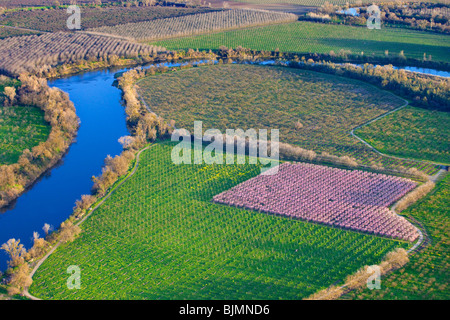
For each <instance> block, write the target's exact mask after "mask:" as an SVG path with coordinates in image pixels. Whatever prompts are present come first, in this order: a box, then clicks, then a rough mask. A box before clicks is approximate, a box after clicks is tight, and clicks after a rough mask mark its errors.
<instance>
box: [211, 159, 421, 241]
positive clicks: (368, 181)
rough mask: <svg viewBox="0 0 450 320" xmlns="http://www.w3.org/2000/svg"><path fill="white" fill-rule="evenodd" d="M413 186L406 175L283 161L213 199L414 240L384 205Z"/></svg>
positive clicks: (404, 222)
mask: <svg viewBox="0 0 450 320" xmlns="http://www.w3.org/2000/svg"><path fill="white" fill-rule="evenodd" d="M271 170H272V169H271ZM415 186H416V183H415V182H413V181H411V180H409V179H405V178H399V177H393V176H386V175H383V174H376V173H370V172H365V171H359V170H354V171H350V170H343V169H337V168H331V167H325V166H319V165H314V164H306V163H298V164H289V163H284V164H282V165H280V166H279V172H278V173H276V174H274V175H259V176H257V177H255V178H253V179H250V180H247V181H245V182H243V183H241V184H239V185H238V186H236V187H234V188H232V189H231V190H228V191H225V192H223V193H221V194H218V195H216V196H215V197H214V201H215V202H216V203H224V204H228V205H232V206H237V207H243V208H247V209H252V210H258V211H262V212H266V213H271V214H277V215H285V216H289V217H293V218H298V219H302V220H306V221H312V222H316V223H321V224H325V225H330V226H335V227H340V228H344V229H349V230H353V231H360V232H366V233H370V234H374V235H377V236H384V237H390V238H397V239H402V240H408V241H414V240H415V239H417V237H418V236H419V234H418V232H417V228H416V227H414V226H413V225H412V224H411V223H410V222H408V221H407V220H406V219H405V218H403V217H400V216H398V215H396V214H395V213H394V212H392V211H390V210H389V208H388V206H389V205H390V204H392V203H393V202H395V201H396V200H398V199H400V198H401V197H403V196H404V195H405V194H406V193H408V192H409V191H410V190H412V189H413V188H414V187H415Z"/></svg>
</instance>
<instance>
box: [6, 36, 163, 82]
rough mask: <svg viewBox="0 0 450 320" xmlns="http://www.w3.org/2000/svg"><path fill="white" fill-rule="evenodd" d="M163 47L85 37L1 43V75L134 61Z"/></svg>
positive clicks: (14, 39)
mask: <svg viewBox="0 0 450 320" xmlns="http://www.w3.org/2000/svg"><path fill="white" fill-rule="evenodd" d="M162 50H163V49H162V48H161V47H155V46H148V45H143V44H137V43H131V42H128V41H125V40H120V39H114V38H110V37H103V36H95V35H88V34H83V33H65V32H58V33H48V34H43V35H40V36H36V35H32V36H23V37H15V38H7V39H4V40H0V71H3V72H6V73H9V74H14V75H17V74H20V73H22V72H34V71H38V70H42V68H44V69H45V68H47V69H48V68H50V67H51V66H55V65H57V64H59V63H67V62H75V61H79V60H81V59H86V60H88V59H98V58H103V59H107V58H108V57H109V56H111V55H116V56H118V57H133V56H137V55H141V54H146V55H149V54H152V53H156V52H159V51H162Z"/></svg>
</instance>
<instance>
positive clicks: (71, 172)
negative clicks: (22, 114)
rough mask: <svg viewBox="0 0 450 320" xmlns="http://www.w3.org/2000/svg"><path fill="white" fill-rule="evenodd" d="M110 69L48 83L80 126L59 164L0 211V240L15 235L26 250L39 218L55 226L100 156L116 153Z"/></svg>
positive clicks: (116, 109)
mask: <svg viewBox="0 0 450 320" xmlns="http://www.w3.org/2000/svg"><path fill="white" fill-rule="evenodd" d="M114 74H115V72H113V71H110V70H103V71H95V72H88V73H85V74H82V75H75V76H72V77H70V78H63V79H58V80H55V81H51V82H50V83H49V85H50V86H54V87H58V88H60V89H61V90H63V91H65V92H67V93H69V95H70V99H71V101H72V102H73V103H74V104H75V107H76V113H77V115H78V117H79V118H80V120H81V124H80V129H79V131H78V135H77V138H76V142H75V143H73V144H72V145H71V146H70V149H69V151H68V152H67V154H66V155H65V156H64V158H63V159H62V161H61V163H60V164H59V165H58V166H57V167H55V168H53V169H52V170H51V172H50V173H49V174H47V175H45V176H44V177H43V178H41V179H40V180H39V181H38V182H37V183H36V184H34V185H33V187H32V188H31V189H30V190H29V191H28V192H26V193H25V194H23V195H22V196H20V197H19V199H18V200H17V202H16V203H15V205H14V206H13V207H12V208H11V209H10V210H8V211H6V212H4V213H1V214H0V244H2V243H4V242H6V241H7V240H8V239H10V238H15V239H20V241H21V243H23V244H24V245H25V247H26V248H27V249H28V248H30V247H31V246H32V236H33V232H34V231H37V232H39V234H40V235H44V232H43V230H42V227H43V226H44V223H48V224H50V225H52V226H54V228H58V227H59V225H60V224H61V222H63V221H64V220H65V219H67V218H68V217H69V215H70V214H71V213H72V208H73V207H74V204H75V201H76V200H77V199H79V198H80V196H81V195H82V194H89V193H90V188H91V187H92V181H91V177H92V176H93V175H98V174H99V173H100V172H101V167H102V165H103V161H104V159H105V157H106V156H107V155H108V154H109V155H111V156H114V155H116V154H119V153H120V152H121V150H122V146H121V145H120V144H119V142H118V139H119V138H120V137H121V136H124V135H127V134H128V130H127V127H126V123H125V110H124V107H123V106H122V105H121V103H120V101H121V92H120V90H119V89H118V88H116V87H113V86H112V84H113V82H114ZM6 261H7V256H6V253H5V252H4V251H3V250H1V252H0V270H5V269H6Z"/></svg>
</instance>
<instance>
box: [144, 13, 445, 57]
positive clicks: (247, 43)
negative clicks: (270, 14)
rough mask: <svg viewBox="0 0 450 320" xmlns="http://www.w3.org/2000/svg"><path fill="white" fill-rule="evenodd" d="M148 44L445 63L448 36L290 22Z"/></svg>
mask: <svg viewBox="0 0 450 320" xmlns="http://www.w3.org/2000/svg"><path fill="white" fill-rule="evenodd" d="M152 44H155V45H159V46H164V47H166V48H167V49H188V48H192V49H197V48H198V49H199V50H208V49H218V48H219V47H220V46H227V47H232V48H236V47H238V46H242V47H245V48H250V49H254V50H275V49H276V48H278V49H279V50H280V51H282V52H317V53H329V52H330V51H331V50H333V51H335V52H336V53H338V52H339V50H341V49H345V50H351V51H352V52H353V53H355V54H360V53H361V52H364V54H365V55H372V54H375V55H379V56H381V55H382V56H384V55H385V51H386V50H388V51H389V54H390V55H391V56H398V54H399V53H400V51H402V50H403V51H404V54H405V56H406V57H409V58H417V59H422V58H423V54H424V53H426V54H427V56H428V55H431V56H432V59H433V60H435V61H446V62H447V61H448V52H449V50H450V42H449V41H448V35H443V34H433V33H428V32H419V31H413V30H405V29H392V28H382V29H381V30H369V29H368V28H364V27H353V26H346V25H330V24H320V23H313V22H305V21H299V22H293V23H288V24H279V25H272V26H266V27H257V28H249V29H243V30H232V31H227V32H220V33H212V34H206V35H199V36H193V37H186V38H176V39H169V40H164V41H159V42H152Z"/></svg>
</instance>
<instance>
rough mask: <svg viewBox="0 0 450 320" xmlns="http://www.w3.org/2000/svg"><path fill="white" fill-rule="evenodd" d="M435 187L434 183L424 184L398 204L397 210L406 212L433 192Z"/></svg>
mask: <svg viewBox="0 0 450 320" xmlns="http://www.w3.org/2000/svg"><path fill="white" fill-rule="evenodd" d="M434 186H435V184H434V182H433V181H427V182H425V183H424V184H422V185H420V186H419V187H417V188H416V189H414V190H413V191H412V192H411V193H409V194H407V195H406V196H405V197H404V198H403V199H402V200H400V201H399V202H398V203H397V207H396V210H397V211H398V212H401V211H403V210H405V209H406V208H408V207H409V206H410V205H412V204H413V203H415V202H416V201H417V200H419V199H421V198H423V197H424V196H426V195H427V194H428V193H429V192H430V191H431V190H433V188H434Z"/></svg>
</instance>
